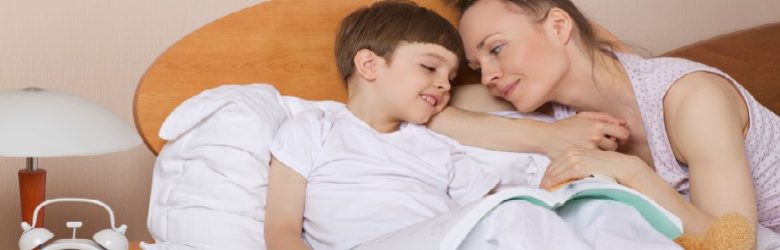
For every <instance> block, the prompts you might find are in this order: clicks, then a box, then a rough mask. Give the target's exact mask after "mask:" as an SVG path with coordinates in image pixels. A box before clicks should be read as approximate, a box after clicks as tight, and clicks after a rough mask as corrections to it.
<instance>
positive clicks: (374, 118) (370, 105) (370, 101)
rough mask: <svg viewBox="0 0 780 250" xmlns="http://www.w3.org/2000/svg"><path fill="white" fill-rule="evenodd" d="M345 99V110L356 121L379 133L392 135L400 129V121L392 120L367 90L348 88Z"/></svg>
mask: <svg viewBox="0 0 780 250" xmlns="http://www.w3.org/2000/svg"><path fill="white" fill-rule="evenodd" d="M348 89H349V96H348V97H347V105H346V106H347V110H349V112H352V114H353V115H354V116H355V117H357V118H358V119H360V120H362V121H363V122H365V123H366V124H368V126H370V127H371V128H373V129H374V130H376V131H377V132H379V133H392V132H395V131H398V129H399V128H400V127H401V121H399V120H398V119H394V118H392V116H390V115H389V114H388V112H387V111H386V110H385V108H384V107H383V106H382V105H381V103H380V102H379V101H378V97H376V96H375V95H371V94H370V92H369V91H368V90H360V89H358V88H357V86H349V87H348Z"/></svg>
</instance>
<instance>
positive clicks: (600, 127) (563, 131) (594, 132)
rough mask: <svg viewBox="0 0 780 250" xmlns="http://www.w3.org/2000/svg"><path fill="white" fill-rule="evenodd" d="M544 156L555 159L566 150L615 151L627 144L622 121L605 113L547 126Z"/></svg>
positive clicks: (586, 113) (577, 117)
mask: <svg viewBox="0 0 780 250" xmlns="http://www.w3.org/2000/svg"><path fill="white" fill-rule="evenodd" d="M547 131H548V132H547V135H548V136H547V138H549V139H550V140H548V142H549V143H548V144H547V145H546V150H545V154H546V155H547V156H549V157H552V158H555V157H557V156H558V155H560V154H561V153H562V152H563V151H564V150H565V149H567V148H570V147H583V148H588V149H601V150H605V151H615V150H617V148H618V146H620V145H623V144H625V143H626V142H627V141H628V136H629V131H628V128H627V127H626V121H625V120H622V119H617V118H615V117H612V116H611V115H608V114H605V113H595V112H580V113H578V114H577V115H575V116H572V117H570V118H567V119H564V120H560V121H557V122H554V123H551V124H550V126H549V127H548V129H547Z"/></svg>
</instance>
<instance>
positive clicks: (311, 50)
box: [133, 0, 780, 154]
mask: <svg viewBox="0 0 780 250" xmlns="http://www.w3.org/2000/svg"><path fill="white" fill-rule="evenodd" d="M370 2H371V1H367V0H330V1H322V0H273V1H271V2H265V3H260V4H258V5H255V6H252V7H249V8H246V9H243V10H241V11H238V12H235V13H233V14H230V15H228V16H225V17H223V18H221V19H219V20H217V21H214V22H213V23H210V24H208V25H205V26H204V27H202V28H200V29H198V30H196V31H195V32H193V33H191V34H189V35H187V36H186V37H184V38H183V39H181V40H180V41H178V42H177V43H176V44H174V45H173V46H171V47H170V48H169V49H168V50H167V51H165V52H164V53H163V54H162V55H161V56H160V57H159V58H158V59H157V60H156V61H155V62H154V63H153V64H152V65H151V66H150V67H149V69H148V70H147V72H146V73H145V74H144V76H143V78H142V79H141V81H140V83H139V84H138V88H137V90H136V93H135V101H134V107H133V115H134V120H135V125H136V127H137V129H138V131H139V133H140V134H141V136H142V137H143V139H144V142H145V143H146V145H147V146H148V147H149V149H150V150H152V152H154V153H155V154H157V153H159V152H160V149H161V148H162V145H163V144H164V143H165V141H163V140H162V139H160V138H159V137H158V136H157V135H158V133H159V129H160V126H161V125H162V122H163V121H164V120H165V118H166V117H167V116H168V114H170V113H171V112H172V111H173V109H174V108H175V107H176V106H178V105H179V104H180V103H182V102H183V101H184V100H186V99H188V98H190V97H192V96H194V95H197V94H198V93H200V92H201V91H203V90H206V89H210V88H214V87H217V86H219V85H222V84H230V83H236V84H247V83H272V84H273V85H274V86H275V87H276V88H277V89H279V91H280V92H281V93H282V94H284V95H294V96H298V97H301V98H305V99H311V100H336V101H344V100H345V99H346V89H345V87H344V84H342V82H341V80H340V79H339V77H338V72H337V70H336V66H335V60H334V59H333V42H334V39H335V34H336V31H337V26H338V24H339V22H340V21H341V18H343V17H344V16H346V15H347V14H348V13H350V12H352V11H353V10H355V9H356V8H358V7H360V6H365V5H368V4H370ZM415 2H417V3H418V4H419V5H421V6H425V7H428V8H430V9H432V10H434V11H436V12H438V13H440V14H441V15H443V16H444V17H445V18H447V19H448V20H450V21H454V20H455V19H456V16H457V13H456V11H455V9H453V8H451V7H450V6H446V5H445V1H444V0H415ZM596 30H597V33H598V34H599V36H601V37H604V38H606V39H608V40H613V41H616V39H614V36H613V35H612V34H610V33H609V32H606V31H605V30H604V29H602V28H600V27H597V29H596ZM775 30H778V29H777V27H776V28H775ZM775 34H777V32H776V33H775ZM774 42H775V44H777V43H779V42H780V39H778V38H777V35H775V40H774ZM618 44H619V43H618ZM619 46H621V45H620V44H619ZM770 47H771V46H770ZM766 50H767V49H764V50H763V51H766ZM774 51H775V54H776V53H777V51H778V50H777V48H775V50H774ZM746 55H752V54H748V53H744V54H742V56H746ZM735 56H738V55H736V54H735ZM737 58H738V57H737ZM762 58H763V57H762ZM767 58H769V57H767ZM774 58H780V57H778V56H775V57H774ZM705 59H706V58H705ZM716 59H717V58H716ZM710 60H711V59H710ZM699 61H702V62H704V63H708V64H711V65H718V64H717V63H714V62H713V61H708V60H699ZM765 62H766V61H760V62H757V63H762V64H764V63H765ZM766 64H768V63H766ZM771 66H773V67H774V70H772V71H771V72H768V71H767V73H761V74H763V75H767V76H768V75H770V74H774V78H772V79H775V81H772V83H778V82H780V81H778V80H777V79H778V75H777V74H778V73H777V72H780V69H778V68H777V67H780V64H779V63H777V61H775V63H774V64H773V65H771ZM724 69H725V71H726V72H727V73H731V72H730V71H729V69H728V68H726V67H724ZM756 69H762V70H763V69H764V68H756ZM766 69H767V70H768V69H770V65H767V67H766ZM745 72H750V71H745ZM762 72H764V71H762ZM735 77H736V78H737V79H738V80H741V78H740V77H741V76H740V75H735ZM478 81H479V78H478V76H477V75H476V74H475V73H474V72H472V71H470V70H468V69H462V70H461V72H460V74H459V77H458V79H457V80H456V82H461V83H475V82H478ZM456 84H457V83H456ZM760 86H768V85H766V84H764V85H760ZM772 86H775V87H769V88H765V89H767V92H769V93H774V94H769V95H770V96H773V98H774V99H772V100H774V103H778V99H777V98H778V93H777V92H778V91H777V87H776V86H777V85H772ZM749 89H751V91H753V89H752V87H749ZM768 90H771V91H768ZM757 96H761V97H763V96H762V95H757ZM775 111H777V109H775Z"/></svg>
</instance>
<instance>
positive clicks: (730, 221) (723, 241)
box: [674, 213, 756, 250]
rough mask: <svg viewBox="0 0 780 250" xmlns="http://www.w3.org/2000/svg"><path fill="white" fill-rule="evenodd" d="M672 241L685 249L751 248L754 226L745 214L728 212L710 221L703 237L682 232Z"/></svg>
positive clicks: (753, 244)
mask: <svg viewBox="0 0 780 250" xmlns="http://www.w3.org/2000/svg"><path fill="white" fill-rule="evenodd" d="M674 241H675V242H677V244H680V246H682V247H683V248H685V249H687V250H711V249H717V250H720V249H729V250H732V249H734V250H740V249H753V248H754V247H755V243H756V228H755V226H754V225H753V224H751V223H750V222H748V220H747V218H745V216H742V215H740V214H737V213H728V214H725V215H723V216H721V217H718V219H717V220H715V221H714V222H712V224H710V228H709V229H708V230H707V233H705V234H704V237H698V236H692V235H687V234H684V235H683V236H680V237H679V238H677V239H675V240H674Z"/></svg>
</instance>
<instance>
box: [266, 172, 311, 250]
mask: <svg viewBox="0 0 780 250" xmlns="http://www.w3.org/2000/svg"><path fill="white" fill-rule="evenodd" d="M268 179H269V180H268V195H267V199H268V200H267V202H266V213H265V241H266V246H267V247H268V249H270V250H274V249H309V246H308V245H307V244H306V242H304V241H303V238H302V237H301V233H302V231H303V206H304V200H305V195H306V179H305V178H303V176H301V175H300V174H298V173H297V172H295V171H294V170H292V169H290V168H289V167H287V166H285V165H284V164H283V163H281V162H279V161H278V160H277V159H276V158H275V157H271V165H270V170H269V177H268Z"/></svg>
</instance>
